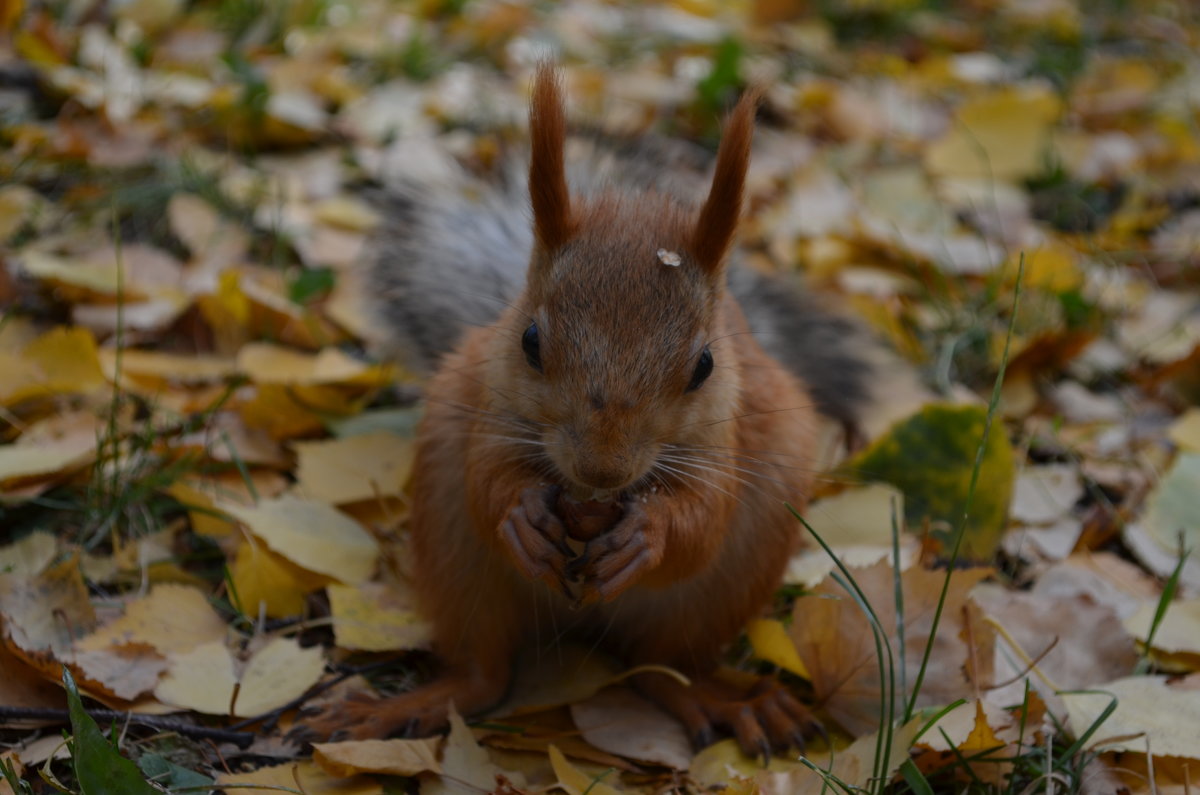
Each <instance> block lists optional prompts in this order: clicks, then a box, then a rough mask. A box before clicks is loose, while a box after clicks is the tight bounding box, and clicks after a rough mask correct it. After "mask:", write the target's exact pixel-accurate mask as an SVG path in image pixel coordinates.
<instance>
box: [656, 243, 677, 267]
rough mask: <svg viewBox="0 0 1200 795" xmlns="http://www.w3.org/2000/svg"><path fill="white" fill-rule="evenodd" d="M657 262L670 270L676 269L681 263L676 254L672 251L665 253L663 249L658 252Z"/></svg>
mask: <svg viewBox="0 0 1200 795" xmlns="http://www.w3.org/2000/svg"><path fill="white" fill-rule="evenodd" d="M658 261H659V262H661V263H662V264H663V265H670V266H671V267H672V268H678V267H679V263H681V262H683V259H682V258H680V256H679V255H678V254H676V253H675V252H674V251H667V250H666V249H665V248H660V249H659V250H658Z"/></svg>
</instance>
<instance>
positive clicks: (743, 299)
mask: <svg viewBox="0 0 1200 795" xmlns="http://www.w3.org/2000/svg"><path fill="white" fill-rule="evenodd" d="M567 158H568V178H569V181H570V183H571V190H572V192H573V193H575V194H584V195H586V194H589V193H593V192H595V191H597V190H601V189H604V188H616V189H618V190H620V189H625V190H636V191H644V190H647V189H653V190H655V191H657V192H659V193H664V194H667V195H670V196H673V197H674V198H676V199H677V200H679V201H681V202H683V203H685V204H692V203H693V201H694V199H693V197H702V196H704V195H705V194H706V192H707V175H706V170H707V167H708V160H709V158H708V157H707V154H706V153H705V152H703V151H702V150H699V149H698V148H695V147H691V146H689V145H687V144H682V143H679V142H675V141H667V140H664V139H660V138H654V137H643V138H639V139H637V140H623V139H613V138H607V137H604V136H600V135H592V136H586V137H579V138H572V139H571V140H570V141H569V142H568V146H567ZM524 172H525V164H524V163H523V162H521V159H520V158H514V159H513V160H511V161H510V162H509V163H508V164H507V165H506V167H505V168H504V170H503V172H502V173H501V174H500V175H499V176H498V177H497V178H495V179H492V180H484V179H480V178H477V177H473V176H471V175H468V174H467V173H465V171H462V170H457V171H455V170H453V169H451V170H450V172H449V173H447V174H446V175H445V178H444V179H441V180H430V179H428V178H425V179H421V180H411V179H400V180H398V181H397V182H396V183H395V184H393V185H389V186H388V188H387V189H386V190H384V191H381V192H380V193H379V194H378V196H377V198H376V201H377V202H378V203H379V204H380V206H381V209H382V212H383V217H384V219H385V220H384V222H383V224H382V225H381V227H382V231H381V232H380V233H379V234H378V235H377V236H376V239H375V240H374V243H373V246H372V252H371V255H370V256H371V261H370V266H369V267H370V273H369V276H368V279H367V284H368V286H369V289H370V291H371V294H370V295H369V299H370V302H371V304H372V305H373V306H374V308H375V311H376V313H377V315H378V317H379V319H380V320H381V322H382V323H383V325H384V327H385V329H386V331H387V337H388V339H389V342H388V349H387V350H386V351H385V353H387V354H388V355H390V356H393V357H395V358H397V359H399V360H400V361H401V362H403V363H404V364H405V365H406V366H408V367H409V368H410V369H412V370H414V371H416V372H421V373H425V372H429V371H431V370H432V369H434V367H436V365H437V362H438V360H439V359H440V358H441V357H442V356H443V355H445V354H446V353H448V352H449V351H450V350H451V349H453V348H454V346H455V345H456V344H457V342H458V339H459V337H460V336H461V335H462V332H463V330H464V329H465V328H466V327H468V326H476V325H486V324H488V323H491V322H492V321H493V320H495V319H496V318H497V317H498V316H499V315H500V313H501V311H503V309H504V307H505V306H507V305H508V304H509V303H510V302H512V301H513V300H514V299H515V298H517V296H518V295H519V294H520V292H521V289H522V286H523V284H524V280H525V271H526V269H527V267H528V265H529V254H530V251H531V250H532V247H533V231H532V228H531V220H530V211H529V194H528V191H527V190H526V184H525V177H524ZM729 288H730V291H731V292H732V293H733V295H734V296H735V297H736V298H737V300H738V302H739V303H740V304H741V306H742V309H743V311H744V313H745V315H746V318H747V321H748V322H749V324H750V328H751V331H752V332H753V333H754V335H755V338H756V339H757V340H758V341H759V343H760V344H761V345H762V346H763V348H764V349H765V350H766V351H767V352H768V353H769V354H771V355H772V356H774V357H775V358H776V359H777V360H779V361H780V362H781V363H782V364H783V365H784V366H785V367H787V368H788V369H790V370H791V371H792V372H793V373H795V374H796V375H798V376H799V377H800V378H801V379H802V380H803V381H804V382H805V384H806V385H807V386H808V389H809V391H810V393H811V394H812V396H813V399H814V401H815V402H816V404H817V407H818V408H819V410H820V411H821V412H822V413H823V414H825V415H826V416H828V417H830V418H832V419H834V420H837V421H839V422H841V423H842V424H843V425H844V426H846V427H847V428H857V427H858V426H859V424H860V420H861V418H862V416H861V415H862V412H863V410H864V409H865V408H866V407H867V404H868V403H869V402H870V399H871V395H870V391H871V390H870V387H871V382H872V376H873V373H874V370H875V367H876V362H877V361H878V358H879V357H878V356H876V355H875V353H876V352H877V351H878V346H877V345H875V343H874V342H873V340H871V339H870V337H869V335H868V334H866V332H865V331H864V330H863V329H862V328H861V327H860V326H859V325H858V324H857V323H855V322H853V321H852V320H850V319H848V318H846V317H844V316H842V315H839V314H836V313H834V312H831V311H829V310H828V309H825V308H823V307H821V306H819V305H818V303H817V301H816V300H815V299H814V298H813V296H812V295H810V294H809V293H807V292H806V291H804V290H803V289H802V288H801V286H800V284H799V282H798V280H795V279H790V278H787V277H783V276H772V275H767V274H764V273H761V272H759V271H756V270H753V269H751V268H748V267H745V266H743V265H741V264H739V262H738V256H737V253H736V252H735V253H734V256H733V262H732V263H731V266H730V270H729Z"/></svg>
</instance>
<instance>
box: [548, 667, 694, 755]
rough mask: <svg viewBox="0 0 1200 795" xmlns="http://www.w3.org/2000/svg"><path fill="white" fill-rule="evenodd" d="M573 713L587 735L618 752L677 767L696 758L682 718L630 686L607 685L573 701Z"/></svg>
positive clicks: (593, 740)
mask: <svg viewBox="0 0 1200 795" xmlns="http://www.w3.org/2000/svg"><path fill="white" fill-rule="evenodd" d="M571 717H572V718H573V719H574V721H575V725H576V726H578V727H579V731H580V732H582V733H583V739H585V740H587V741H588V742H589V743H591V744H592V745H594V746H596V747H597V748H599V749H601V750H604V751H608V752H609V753H612V754H616V755H617V756H622V757H626V758H629V759H637V760H639V761H642V762H653V763H655V764H660V765H666V766H667V767H673V768H675V769H676V770H687V769H688V765H689V764H690V763H691V761H692V745H691V743H690V742H689V741H688V737H687V734H686V733H685V732H684V730H683V726H682V725H681V724H680V723H679V721H677V720H676V719H675V718H673V717H671V716H670V715H668V714H667V713H665V712H663V711H662V710H661V709H659V708H658V707H657V706H655V705H654V704H653V703H651V702H650V701H647V700H646V699H644V698H642V697H641V696H639V695H638V694H637V693H634V692H633V691H632V690H630V689H629V688H627V687H609V688H605V689H604V690H601V691H600V692H599V693H597V694H596V695H594V696H592V697H591V698H588V699H585V700H583V701H577V702H574V703H572V704H571ZM556 750H557V749H556ZM551 753H553V752H551ZM556 769H557V767H556Z"/></svg>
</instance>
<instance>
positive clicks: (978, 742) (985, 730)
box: [958, 701, 1005, 757]
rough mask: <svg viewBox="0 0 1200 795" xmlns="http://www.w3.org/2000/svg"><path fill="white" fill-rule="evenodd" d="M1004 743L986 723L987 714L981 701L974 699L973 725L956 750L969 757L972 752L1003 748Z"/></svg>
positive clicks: (977, 752) (978, 752)
mask: <svg viewBox="0 0 1200 795" xmlns="http://www.w3.org/2000/svg"><path fill="white" fill-rule="evenodd" d="M1004 745H1005V743H1004V741H1003V740H1001V739H1000V738H999V737H997V736H996V733H995V732H994V731H992V727H991V726H990V725H988V719H987V715H985V714H984V711H983V702H982V701H976V702H975V726H974V728H972V729H971V733H970V734H968V735H967V739H966V740H965V741H964V742H963V744H962V745H960V746H958V750H960V751H962V752H963V755H964V756H966V757H970V756H972V755H973V754H980V753H984V752H985V751H994V750H996V749H997V748H1003V747H1004Z"/></svg>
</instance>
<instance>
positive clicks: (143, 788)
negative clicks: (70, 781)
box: [63, 667, 162, 795]
mask: <svg viewBox="0 0 1200 795" xmlns="http://www.w3.org/2000/svg"><path fill="white" fill-rule="evenodd" d="M63 685H64V686H65V687H66V688H67V706H68V708H69V709H70V712H71V733H72V735H74V738H73V740H72V742H71V761H72V763H73V764H74V766H75V778H76V780H78V781H79V788H80V790H81V791H82V793H83V795H158V794H159V793H160V792H161V791H162V790H159V789H155V788H154V787H153V786H151V785H150V784H148V783H146V779H144V778H143V777H142V774H141V771H139V770H138V768H137V765H135V764H134V763H133V762H130V761H129V760H128V759H126V758H125V757H123V756H121V754H120V753H119V752H118V751H117V749H116V746H115V745H114V744H113V743H111V742H109V741H108V739H107V738H106V737H105V736H104V734H103V732H101V731H100V727H99V726H97V725H96V721H95V720H93V719H92V717H91V716H90V715H88V714H87V713H86V712H84V710H83V702H82V701H81V700H80V698H79V689H78V688H77V687H75V678H74V677H72V676H71V672H70V671H69V670H67V669H66V668H65V667H64V668H63Z"/></svg>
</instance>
